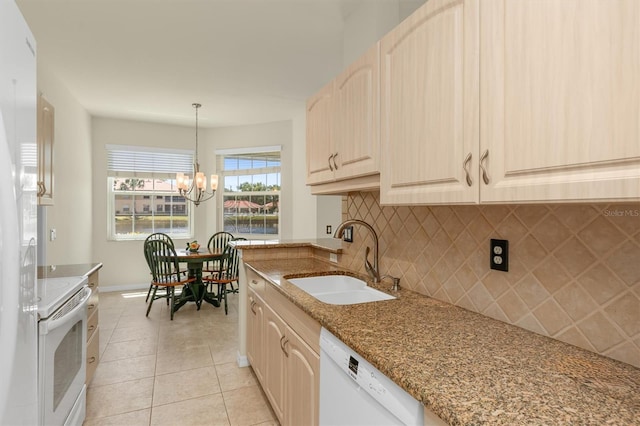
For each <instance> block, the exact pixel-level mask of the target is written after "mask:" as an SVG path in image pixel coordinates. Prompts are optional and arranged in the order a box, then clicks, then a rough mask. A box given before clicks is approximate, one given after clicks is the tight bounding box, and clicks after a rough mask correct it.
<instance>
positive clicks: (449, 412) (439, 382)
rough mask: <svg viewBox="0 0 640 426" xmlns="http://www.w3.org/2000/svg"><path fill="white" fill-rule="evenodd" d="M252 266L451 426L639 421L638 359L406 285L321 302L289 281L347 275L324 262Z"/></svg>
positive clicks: (251, 263) (267, 262)
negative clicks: (388, 295) (364, 298)
mask: <svg viewBox="0 0 640 426" xmlns="http://www.w3.org/2000/svg"><path fill="white" fill-rule="evenodd" d="M247 264H248V265H249V266H250V267H251V268H252V269H254V270H255V271H256V272H258V273H259V274H260V275H262V276H263V277H265V278H266V279H267V280H268V281H270V282H271V284H273V285H274V286H275V287H276V288H277V289H278V290H279V291H280V292H281V293H282V294H284V295H285V296H286V297H287V298H289V299H290V300H291V301H292V302H293V303H294V304H296V305H297V306H298V307H300V308H301V309H303V310H304V311H305V312H307V313H308V314H309V315H310V316H311V317H313V318H314V319H316V320H317V321H318V322H319V323H320V324H321V325H322V326H323V327H325V328H326V329H328V330H329V331H330V332H331V333H333V334H334V335H336V336H337V337H338V338H340V339H341V340H342V341H344V342H345V343H346V344H347V345H348V346H349V347H351V348H352V349H354V350H355V351H356V352H358V353H359V354H360V355H362V356H363V357H364V358H365V359H367V360H368V361H369V362H370V363H371V364H373V365H374V366H375V367H376V368H378V369H379V370H380V371H381V372H382V373H384V374H385V375H386V376H388V377H389V378H391V379H392V380H393V381H395V382H396V383H397V384H398V385H400V386H401V387H402V388H404V389H405V390H406V391H407V392H409V393H410V394H411V395H413V396H414V397H415V398H416V399H417V400H419V401H421V402H422V403H423V404H424V405H425V406H426V407H427V408H428V409H429V410H431V411H433V412H434V413H435V414H437V415H438V416H439V417H440V418H442V419H443V420H444V421H446V422H447V423H449V424H451V425H480V424H493V425H520V424H527V425H604V424H613V425H638V424H640V369H637V368H635V367H632V366H631V365H628V364H624V363H621V362H618V361H615V360H613V359H610V358H606V357H603V356H600V355H597V354H595V353H592V352H588V351H585V350H582V349H580V348H577V347H575V346H571V345H568V344H565V343H562V342H560V341H557V340H554V339H550V338H548V337H545V336H541V335H538V334H535V333H532V332H529V331H527V330H524V329H522V328H519V327H515V326H512V325H509V324H506V323H503V322H500V321H497V320H494V319H491V318H489V317H485V316H482V315H480V314H477V313H474V312H471V311H468V310H466V309H463V308H460V307H457V306H454V305H451V304H448V303H444V302H440V301H437V300H435V299H432V298H429V297H426V296H423V295H421V294H418V293H415V292H412V291H410V290H406V289H401V290H400V291H398V292H395V293H393V294H394V295H395V296H396V297H397V299H395V300H388V301H381V302H372V303H365V304H358V305H343V306H340V305H328V304H325V303H322V302H320V301H318V300H316V299H315V298H313V297H312V296H309V295H308V294H306V293H305V292H303V291H301V290H300V289H298V288H297V287H296V286H294V285H293V284H290V283H289V282H288V281H287V279H286V277H289V278H292V277H293V276H305V275H317V274H318V273H322V272H327V271H341V270H340V268H338V267H337V266H336V265H333V264H330V263H326V262H323V261H320V260H317V259H292V260H258V261H249V262H247ZM351 275H354V274H351ZM361 278H363V279H365V278H366V277H361ZM370 285H371V286H372V287H375V288H378V289H380V290H383V291H387V292H389V290H388V289H389V287H390V285H389V284H386V283H385V284H384V285H383V286H379V285H374V284H372V283H370Z"/></svg>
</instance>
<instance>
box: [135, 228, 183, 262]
mask: <svg viewBox="0 0 640 426" xmlns="http://www.w3.org/2000/svg"><path fill="white" fill-rule="evenodd" d="M155 240H160V241H165V242H166V243H168V244H169V245H170V246H171V247H174V248H175V246H174V245H173V240H172V239H171V237H170V236H168V235H167V234H164V233H162V232H155V233H153V234H151V235H149V236H148V237H147V238H146V239H145V240H144V246H143V250H144V259H145V260H146V261H147V265H149V269H151V259H149V257H148V256H147V243H148V242H149V241H155Z"/></svg>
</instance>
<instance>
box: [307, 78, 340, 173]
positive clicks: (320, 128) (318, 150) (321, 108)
mask: <svg viewBox="0 0 640 426" xmlns="http://www.w3.org/2000/svg"><path fill="white" fill-rule="evenodd" d="M333 111H334V107H333V82H331V83H329V84H328V85H326V86H325V87H323V88H322V89H321V90H320V91H319V92H318V93H316V94H315V95H313V96H312V97H311V98H309V99H308V100H307V184H308V185H312V184H315V183H321V182H330V181H332V180H333V167H334V166H333V165H332V164H331V159H332V156H333V153H334V147H333V136H332V133H333V130H332V129H333Z"/></svg>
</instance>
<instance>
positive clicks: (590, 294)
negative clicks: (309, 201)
mask: <svg viewBox="0 0 640 426" xmlns="http://www.w3.org/2000/svg"><path fill="white" fill-rule="evenodd" d="M342 216H343V219H347V218H356V219H362V220H364V221H366V222H368V223H369V224H371V225H372V226H373V227H374V228H375V229H376V231H377V232H378V236H379V245H380V270H381V273H382V274H391V275H393V276H396V277H401V285H402V286H405V287H407V288H410V289H412V290H415V291H417V292H419V293H422V294H425V295H427V296H431V297H434V298H436V299H439V300H443V301H446V302H450V303H453V304H455V305H458V306H461V307H463V308H466V309H469V310H472V311H475V312H479V313H481V314H484V315H487V316H490V317H493V318H496V319H498V320H501V321H505V322H507V323H510V324H515V325H517V326H520V327H523V328H526V329H528V330H531V331H533V332H536V333H539V334H543V335H546V336H550V337H552V338H555V339H558V340H561V341H564V342H567V343H570V344H573V345H576V346H580V347H582V348H585V349H587V350H590V351H593V352H597V353H599V354H602V355H605V356H608V357H611V358H614V359H617V360H620V361H623V362H626V363H628V364H631V365H634V366H636V367H640V204H624V205H622V204H610V205H609V204H580V205H577V204H563V205H508V206H505V205H496V206H436V207H434V206H431V207H427V206H415V207H387V206H384V207H382V206H380V203H379V197H378V195H377V194H374V193H364V192H363V193H353V194H350V195H349V196H346V197H343V202H342ZM491 238H500V239H507V240H509V272H500V271H493V270H490V269H489V239H491ZM370 244H371V240H370V238H369V237H368V234H367V233H366V231H365V230H364V229H363V228H362V227H358V226H356V227H354V242H353V243H343V249H344V254H342V255H341V256H340V258H339V263H340V264H341V265H342V266H344V267H347V268H349V269H352V270H355V271H360V272H362V273H364V267H363V263H364V262H363V257H364V250H365V247H366V246H367V245H370Z"/></svg>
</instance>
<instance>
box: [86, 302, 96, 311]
mask: <svg viewBox="0 0 640 426" xmlns="http://www.w3.org/2000/svg"><path fill="white" fill-rule="evenodd" d="M95 307H96V305H94V304H93V303H92V304H90V305H87V309H89V310H91V309H93V308H95Z"/></svg>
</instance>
